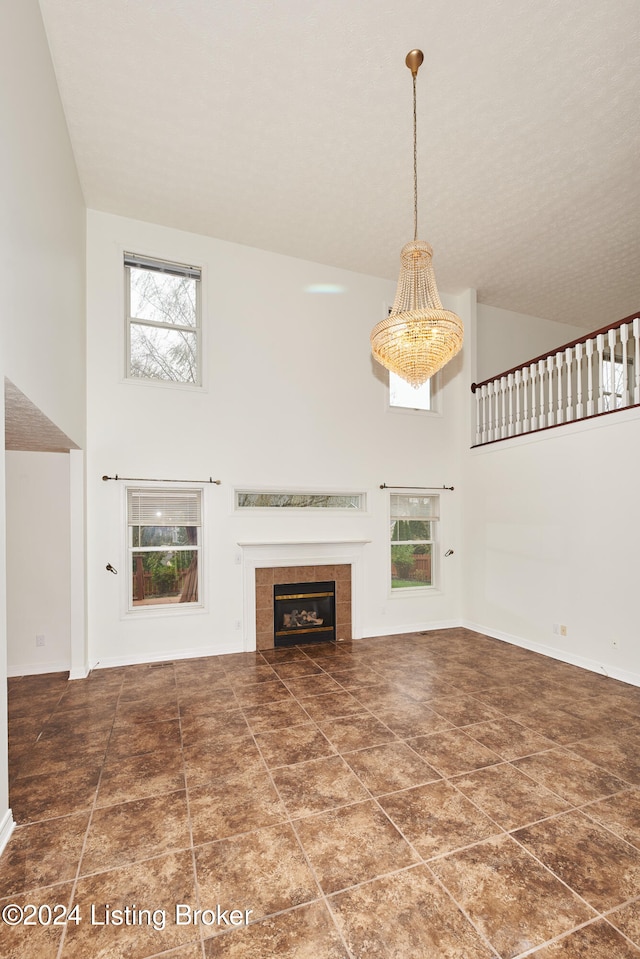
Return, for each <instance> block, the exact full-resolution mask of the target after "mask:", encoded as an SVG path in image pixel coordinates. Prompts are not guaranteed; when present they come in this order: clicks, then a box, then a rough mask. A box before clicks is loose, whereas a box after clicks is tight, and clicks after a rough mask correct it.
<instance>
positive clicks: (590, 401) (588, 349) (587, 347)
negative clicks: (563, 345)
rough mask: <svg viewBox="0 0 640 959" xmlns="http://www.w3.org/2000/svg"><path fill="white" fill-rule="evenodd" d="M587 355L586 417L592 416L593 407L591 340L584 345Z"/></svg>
mask: <svg viewBox="0 0 640 959" xmlns="http://www.w3.org/2000/svg"><path fill="white" fill-rule="evenodd" d="M585 350H586V354H587V416H593V414H594V413H595V406H594V402H593V340H587V342H586V343H585Z"/></svg>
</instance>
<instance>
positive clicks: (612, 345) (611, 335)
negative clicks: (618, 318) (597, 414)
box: [603, 329, 618, 410]
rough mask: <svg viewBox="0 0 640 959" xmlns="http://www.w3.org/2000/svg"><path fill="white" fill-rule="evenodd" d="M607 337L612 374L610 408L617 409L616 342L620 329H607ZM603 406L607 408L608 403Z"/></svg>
mask: <svg viewBox="0 0 640 959" xmlns="http://www.w3.org/2000/svg"><path fill="white" fill-rule="evenodd" d="M607 339H608V340H609V367H610V371H611V372H610V376H611V400H610V402H609V409H610V410H615V409H616V408H617V406H618V395H617V393H616V343H617V339H618V331H617V329H616V330H607ZM603 408H604V409H606V408H607V404H606V403H603Z"/></svg>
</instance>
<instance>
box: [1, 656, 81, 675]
mask: <svg viewBox="0 0 640 959" xmlns="http://www.w3.org/2000/svg"><path fill="white" fill-rule="evenodd" d="M69 669H70V663H69V660H68V659H65V660H60V661H59V662H53V663H24V664H22V665H21V664H20V663H17V664H16V663H14V664H12V663H8V664H7V676H39V675H40V674H41V673H68V672H69Z"/></svg>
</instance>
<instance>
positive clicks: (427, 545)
mask: <svg viewBox="0 0 640 959" xmlns="http://www.w3.org/2000/svg"><path fill="white" fill-rule="evenodd" d="M438 507H439V497H438V496H421V495H419V494H412V493H410V494H408V495H406V494H405V495H398V494H396V493H392V494H391V536H390V539H391V588H392V589H393V590H400V589H419V588H424V587H426V586H433V584H434V569H433V554H434V538H435V526H436V522H437V520H438Z"/></svg>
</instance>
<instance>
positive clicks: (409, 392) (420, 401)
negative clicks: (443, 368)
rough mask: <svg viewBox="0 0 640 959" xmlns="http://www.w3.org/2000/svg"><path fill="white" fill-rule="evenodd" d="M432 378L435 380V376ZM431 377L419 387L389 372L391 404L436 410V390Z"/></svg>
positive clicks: (428, 410) (408, 408)
mask: <svg viewBox="0 0 640 959" xmlns="http://www.w3.org/2000/svg"><path fill="white" fill-rule="evenodd" d="M431 379H433V380H435V377H432V378H431ZM431 379H429V380H427V381H426V383H423V384H422V386H419V387H418V388H417V389H416V388H415V387H414V386H411V385H410V384H409V383H405V381H404V380H403V379H402V378H401V377H399V376H397V375H396V374H395V373H389V406H390V407H392V408H394V409H401V410H419V411H426V412H432V411H433V410H434V402H433V400H434V390H433V385H432V382H431Z"/></svg>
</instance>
